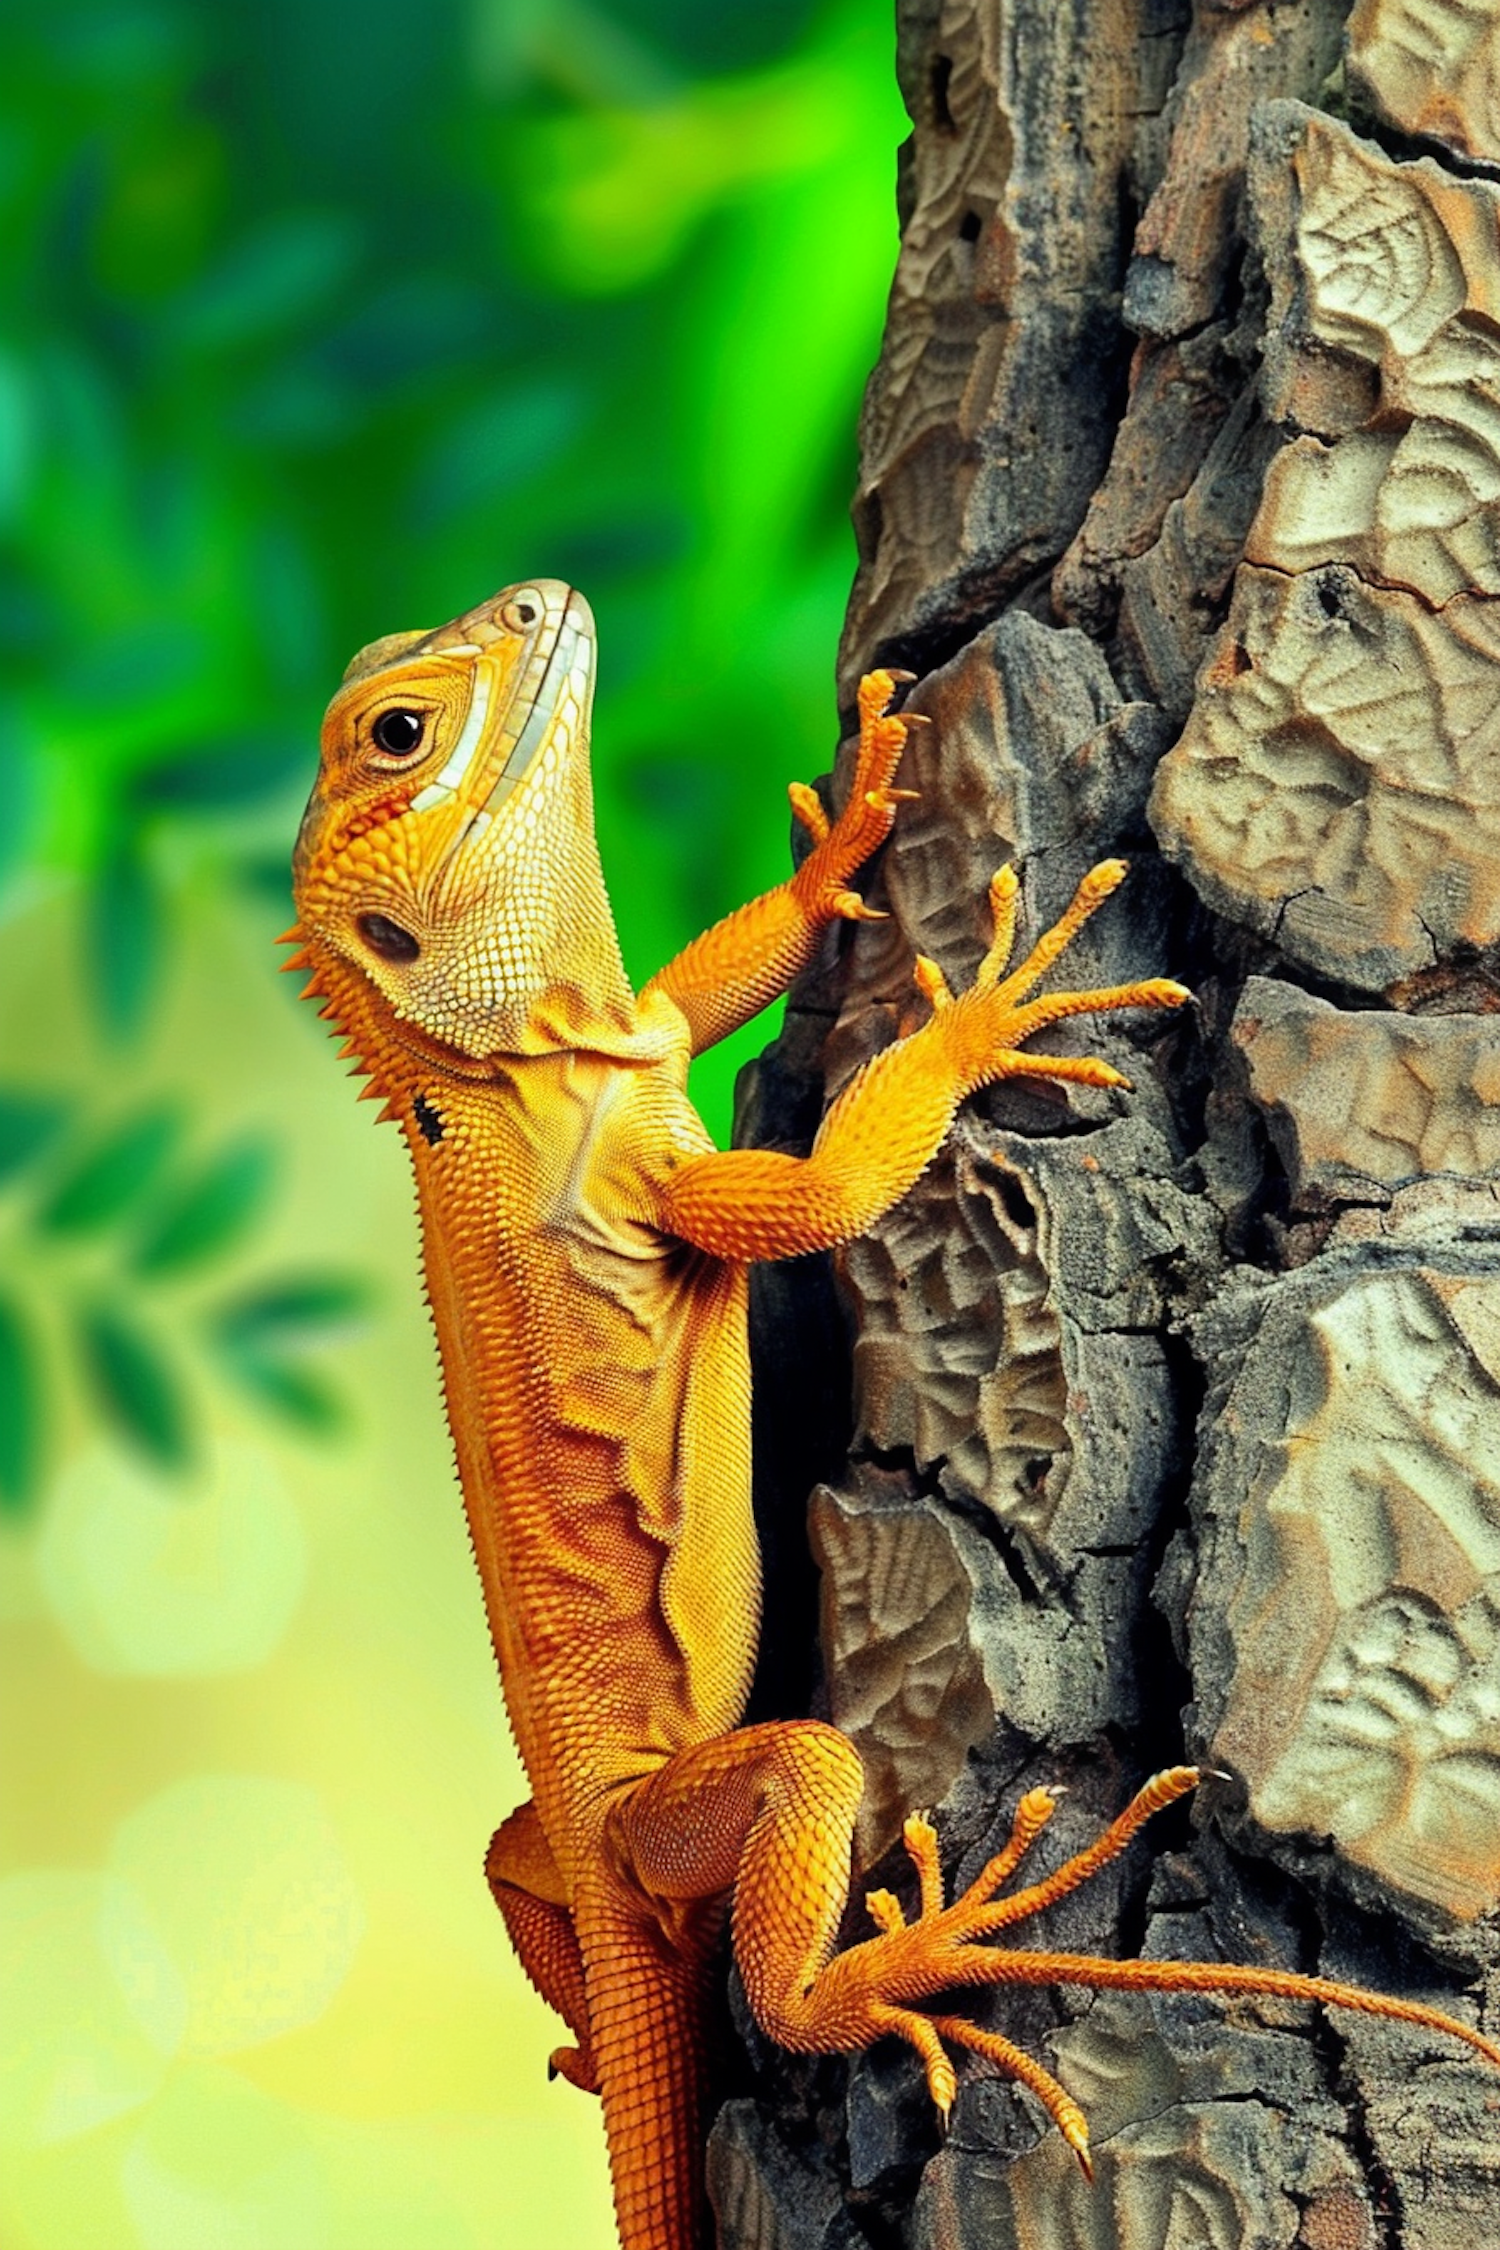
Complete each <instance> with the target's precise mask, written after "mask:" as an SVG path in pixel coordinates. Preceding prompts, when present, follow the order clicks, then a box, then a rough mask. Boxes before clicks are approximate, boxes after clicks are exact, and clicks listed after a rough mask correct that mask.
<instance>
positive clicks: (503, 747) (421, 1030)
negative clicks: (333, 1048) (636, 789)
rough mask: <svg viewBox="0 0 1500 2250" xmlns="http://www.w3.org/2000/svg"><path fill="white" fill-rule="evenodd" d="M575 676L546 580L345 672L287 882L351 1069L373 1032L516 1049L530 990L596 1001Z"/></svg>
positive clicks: (419, 1042) (581, 681)
mask: <svg viewBox="0 0 1500 2250" xmlns="http://www.w3.org/2000/svg"><path fill="white" fill-rule="evenodd" d="M593 685H594V621H593V617H592V615H591V613H590V610H589V606H588V603H587V602H586V601H585V600H584V599H583V596H582V595H581V594H578V593H576V592H575V591H574V590H573V589H572V588H571V587H569V586H566V585H564V584H563V583H562V582H561V581H560V580H557V579H548V578H539V579H534V580H532V581H530V582H529V583H527V584H525V585H519V586H507V587H506V588H505V589H504V590H503V591H502V592H501V593H499V594H496V595H495V596H494V598H493V599H492V600H490V601H487V602H484V603H482V604H481V605H480V606H479V608H477V609H472V610H469V611H468V612H467V613H466V614H465V615H464V616H462V617H459V618H456V619H455V620H454V621H453V623H452V624H450V625H444V626H440V627H439V628H438V629H437V630H436V631H435V632H430V633H397V634H391V635H388V636H387V637H386V638H385V639H383V640H379V641H375V642H372V643H371V645H370V646H369V647H368V648H364V649H361V650H360V652H359V654H358V655H357V656H356V657H355V659H354V661H353V663H352V664H351V665H350V666H349V669H348V671H347V672H346V673H345V675H344V679H343V682H342V684H341V686H340V688H339V691H338V693H337V694H336V695H335V697H334V699H333V701H332V703H331V704H330V705H329V707H328V713H327V716H326V718H325V719H324V721H323V738H322V765H321V767H320V769H319V773H318V779H317V783H316V786H315V787H314V789H313V793H312V797H311V800H310V802H309V804H308V808H307V813H306V816H305V818H304V820H303V823H302V830H301V834H300V835H299V837H298V840H297V849H296V854H295V858H294V861H293V889H294V892H295V895H296V901H297V917H298V928H297V935H298V937H299V938H300V940H301V942H302V944H303V946H304V947H305V949H306V959H307V964H308V965H309V966H310V967H311V968H312V970H313V974H314V984H315V987H316V988H317V989H318V990H320V991H322V992H323V993H324V994H325V995H326V996H327V999H328V1003H329V1006H328V1010H327V1012H328V1013H330V1014H332V1015H334V1016H336V1017H338V1018H339V1019H340V1020H341V1021H342V1023H343V1024H344V1026H345V1028H346V1029H347V1030H348V1031H349V1032H350V1034H351V1036H352V1040H353V1045H354V1048H355V1050H356V1051H358V1052H361V1053H362V1054H363V1055H364V1056H365V1058H366V1060H367V1061H369V1060H370V1057H371V1054H372V1051H376V1050H378V1046H379V1035H380V1034H381V1033H382V1032H384V1033H386V1035H387V1036H389V1035H390V1033H391V1032H392V1031H393V1030H394V1032H395V1035H396V1037H397V1038H398V1039H400V1040H402V1041H403V1043H405V1044H408V1045H415V1046H416V1047H418V1049H419V1050H421V1051H430V1049H431V1048H432V1047H433V1046H434V1045H435V1046H436V1047H437V1048H439V1049H440V1050H444V1051H446V1052H448V1053H450V1054H453V1055H455V1056H464V1057H469V1058H471V1059H473V1060H479V1061H482V1060H483V1059H484V1058H486V1057H487V1056H490V1055H494V1054H499V1053H502V1052H505V1051H507V1050H511V1049H516V1048H518V1047H519V1048H525V1047H526V1046H527V1045H528V1044H530V1043H531V1042H530V1041H529V1040H528V1035H527V1033H528V1023H529V1021H530V1019H531V1016H532V1013H533V1010H534V1006H535V1004H536V1003H537V1002H538V1001H539V1000H540V999H541V998H542V996H544V995H547V994H549V993H550V994H553V995H556V994H559V993H563V994H567V993H573V994H578V995H585V996H587V997H589V998H591V999H592V1003H593V1005H594V1007H595V1008H596V1009H597V1008H598V1007H600V1006H601V1005H604V1006H608V1005H609V1004H610V1003H611V1002H612V1001H613V1000H615V998H616V995H617V991H618V988H619V987H621V986H623V983H624V972H623V970H622V969H621V968H620V966H619V955H618V951H617V949H616V947H615V942H614V931H613V925H612V923H611V920H610V916H609V908H608V902H607V899H606V896H605V892H604V884H603V877H602V875H601V873H600V870H599V859H598V852H597V848H596V846H595V843H594V823H593V802H592V795H591V791H590V783H589V770H588V721H589V709H590V705H591V703H592V700H593ZM299 958H300V957H299ZM567 1012H568V1010H567V1008H566V1006H565V1008H564V1013H567ZM575 1012H576V1010H575ZM391 1019H395V1021H394V1025H393V1024H392V1022H391ZM371 1031H373V1032H374V1033H375V1034H376V1039H375V1042H374V1043H373V1048H372V1042H371V1040H370V1038H369V1036H368V1034H369V1033H370V1032H371Z"/></svg>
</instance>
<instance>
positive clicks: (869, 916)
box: [828, 891, 890, 922]
mask: <svg viewBox="0 0 1500 2250" xmlns="http://www.w3.org/2000/svg"><path fill="white" fill-rule="evenodd" d="M828 903H829V905H830V906H831V907H832V908H833V911H834V913H835V914H836V915H837V916H838V917H839V919H840V920H841V921H844V922H888V921H889V920H890V916H889V914H885V913H882V911H881V909H880V908H879V907H878V906H866V904H865V902H864V900H863V899H862V898H861V897H860V895H859V893H858V891H835V892H834V894H833V896H832V898H831V899H830V900H829V902H828Z"/></svg>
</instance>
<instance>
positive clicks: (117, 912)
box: [88, 836, 162, 1039]
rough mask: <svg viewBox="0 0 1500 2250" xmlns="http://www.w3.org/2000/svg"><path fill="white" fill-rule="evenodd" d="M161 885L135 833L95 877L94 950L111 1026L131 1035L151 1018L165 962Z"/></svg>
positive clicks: (97, 991) (93, 964)
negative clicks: (155, 880) (148, 1013)
mask: <svg viewBox="0 0 1500 2250" xmlns="http://www.w3.org/2000/svg"><path fill="white" fill-rule="evenodd" d="M161 941H162V930H161V910H160V904H159V901H158V899H157V895H156V886H155V884H154V883H153V881H152V879H151V875H150V872H149V870H148V868H147V866H146V862H145V860H144V859H143V857H142V856H141V852H140V848H139V845H138V843H137V841H136V839H135V838H134V837H129V836H127V837H122V838H121V840H120V841H119V843H118V844H117V845H116V847H115V849H114V850H113V851H112V852H111V853H110V855H109V857H108V858H107V859H106V860H105V862H104V864H103V866H102V867H101V868H100V869H99V871H98V873H97V875H96V876H95V878H94V883H93V888H92V890H91V892H90V894H89V901H88V955H89V966H90V968H91V970H92V972H93V979H94V996H95V998H96V1000H97V1001H98V1004H99V1013H100V1015H101V1016H102V1017H103V1019H104V1026H105V1029H106V1030H107V1031H109V1032H111V1033H113V1034H114V1035H115V1036H116V1037H117V1038H122V1039H128V1038H131V1037H133V1036H134V1034H135V1033H136V1032H137V1031H139V1030H140V1028H141V1025H142V1024H143V1023H144V1021H145V1018H146V1011H147V1008H148V1006H149V1005H150V1001H151V996H152V991H153V988H154V986H155V984H156V977H157V970H158V968H159V966H160V961H161Z"/></svg>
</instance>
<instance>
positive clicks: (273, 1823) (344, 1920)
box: [109, 1774, 364, 2056]
mask: <svg viewBox="0 0 1500 2250" xmlns="http://www.w3.org/2000/svg"><path fill="white" fill-rule="evenodd" d="M109 1864H110V1868H111V1871H112V1872H113V1873H114V1874H115V1875H117V1876H118V1877H119V1878H120V1879H121V1880H122V1881H123V1882H125V1883H127V1884H129V1886H130V1887H131V1889H132V1890H133V1891H134V1893H135V1894H136V1897H137V1899H138V1900H139V1902H140V1906H141V1910H142V1913H143V1915H144V1917H145V1922H146V1925H147V1926H148V1927H149V1928H150V1929H151V1930H152V1931H153V1932H154V1933H155V1937H156V1939H157V1942H158V1943H159V1945H160V1947H161V1949H162V1951H163V1952H164V1953H166V1954H167V1955H168V1956H169V1957H170V1959H171V1961H172V1963H173V1965H174V1967H175V1969H176V1971H177V1974H178V1975H179V1976H180V1978H181V1980H182V1985H183V1989H184V1992H185V1995H186V2020H185V2024H184V2029H183V2036H182V2051H183V2053H184V2054H186V2055H195V2056H208V2055H227V2054H233V2053H235V2052H237V2051H238V2050H239V2049H241V2048H244V2047H253V2046H258V2045H259V2044H260V2042H261V2041H262V2040H265V2039H274V2038H276V2037H278V2036H279V2034H280V2033H282V2032H284V2031H293V2030H295V2029H297V2027H298V2026H299V2025H302V2024H307V2023H312V2022H314V2021H315V2020H316V2019H317V2018H318V2017H319V2016H320V2015H321V2014H322V2013H323V2010H324V2009H325V2008H326V2007H327V2005H328V2003H329V2001H330V2000H331V1999H332V1998H333V1995H334V1993H335V1992H337V1990H338V1988H339V1986H340V1985H341V1984H342V1983H343V1981H344V1978H345V1976H346V1975H347V1974H348V1971H349V1966H350V1963H351V1962H352V1960H353V1958H354V1954H355V1951H356V1948H357V1947H358V1945H359V1941H360V1938H361V1936H362V1935H363V1931H364V1910H363V1907H362V1905H361V1902H360V1897H359V1893H358V1891H357V1890H356V1889H355V1886H354V1883H353V1880H352V1878H351V1876H350V1874H349V1871H348V1868H347V1866H346V1865H345V1862H344V1856H343V1853H342V1851H341V1850H340V1847H339V1842H338V1838H337V1836H336V1835H335V1834H334V1831H333V1827H332V1824H331V1822H330V1821H329V1818H328V1815H327V1813H326V1812H325V1811H324V1808H323V1804H322V1801H321V1799H320V1798H319V1796H318V1793H317V1791H316V1790H313V1789H309V1788H306V1787H304V1786H303V1785H302V1784H301V1783H299V1782H294V1781H279V1780H271V1779H266V1778H259V1777H255V1776H250V1775H228V1774H226V1775H216V1774H202V1775H196V1776H194V1777H192V1778H190V1779H188V1780H186V1781H179V1782H175V1783H174V1784H173V1785H172V1787H171V1788H169V1789H164V1790H162V1791H161V1793H160V1794H159V1795H158V1796H155V1797H152V1798H150V1799H149V1800H148V1801H147V1802H146V1803H145V1804H144V1805H141V1806H140V1807H139V1808H138V1809H137V1810H136V1811H135V1812H133V1813H131V1814H130V1815H129V1817H128V1818H127V1819H125V1820H123V1821H122V1822H121V1824H120V1826H119V1828H118V1829H117V1830H116V1831H115V1837H114V1842H113V1844H112V1845H111V1848H110V1854H109ZM133 1942H134V1946H135V1948H136V1949H137V1950H136V1951H134V1952H129V1953H124V1954H122V1955H121V1958H120V1961H119V1967H118V1974H119V1975H120V1977H121V1979H122V1981H124V1982H126V1983H129V1981H130V1979H131V1978H132V1976H133V1975H138V1970H137V1969H136V1967H135V1963H136V1961H137V1960H138V1957H139V1955H138V1949H139V1945H140V1936H139V1933H138V1932H137V1934H136V1936H135V1938H134V1941H133Z"/></svg>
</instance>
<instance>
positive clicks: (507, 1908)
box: [484, 1804, 599, 2094]
mask: <svg viewBox="0 0 1500 2250" xmlns="http://www.w3.org/2000/svg"><path fill="white" fill-rule="evenodd" d="M484 1872H485V1875H486V1877H487V1879H488V1881H489V1886H490V1890H491V1891H492V1893H493V1894H494V1900H495V1904H496V1905H497V1906H498V1907H499V1909H500V1913H501V1916H502V1918H503V1919H504V1922H505V1929H506V1934H507V1936H508V1937H509V1939H510V1942H511V1944H512V1945H513V1946H514V1947H515V1949H516V1955H517V1958H518V1959H519V1961H520V1963H521V1966H522V1968H523V1969H524V1970H525V1971H526V1974H527V1976H528V1978H529V1979H530V1980H531V1982H532V1984H534V1985H535V1987H536V1989H537V1991H538V1992H539V1993H540V1994H541V1996H542V1998H543V1999H544V2000H545V2001H546V2003H547V2005H548V2007H549V2008H555V2009H556V2011H557V2013H558V2014H559V2015H560V2016H561V2017H562V2019H563V2022H564V2023H565V2024H566V2025H567V2027H568V2029H569V2031H571V2032H572V2034H573V2037H574V2039H575V2040H576V2041H577V2045H576V2046H572V2047H555V2048H554V2049H553V2051H552V2054H551V2056H550V2057H549V2058H548V2064H547V2069H548V2075H549V2076H550V2077H554V2078H565V2079H566V2080H567V2081H568V2084H569V2085H570V2086H577V2087H578V2088H579V2089H580V2091H581V2092H583V2093H585V2094H597V2093H598V2091H599V2074H598V2069H597V2067H596V2064H595V2060H594V2052H593V2041H592V2038H591V2036H590V2032H589V2007H588V1997H587V1994H586V1991H585V1988H584V1974H583V1957H582V1954H581V1953H580V1951H579V1947H578V1934H577V1931H576V1930H575V1929H574V1926H573V1917H572V1915H571V1914H570V1913H569V1911H568V1908H567V1906H566V1904H565V1903H564V1894H563V1885H562V1878H561V1876H560V1875H559V1874H558V1871H557V1864H556V1862H555V1861H554V1859H553V1857H552V1852H551V1849H550V1847H549V1845H548V1843H547V1839H546V1836H545V1835H544V1834H543V1831H542V1824H541V1821H540V1820H539V1819H538V1817H537V1812H536V1807H535V1806H534V1805H531V1804H525V1805H521V1806H519V1807H518V1808H517V1810H516V1811H515V1812H513V1813H512V1814H511V1816H510V1818H509V1820H507V1821H505V1822H504V1823H503V1824H502V1826H500V1827H499V1828H497V1829H496V1830H495V1833H494V1835H493V1836H492V1837H491V1839H490V1848H489V1850H488V1852H487V1853H486V1854H485V1862H484Z"/></svg>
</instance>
